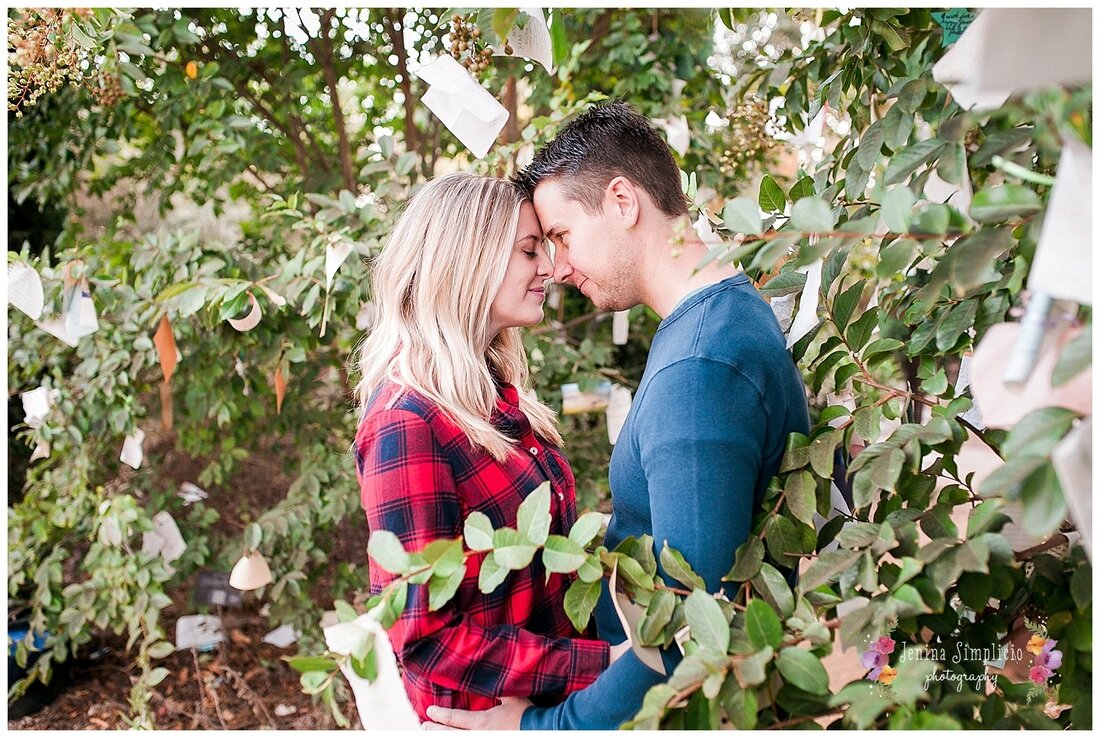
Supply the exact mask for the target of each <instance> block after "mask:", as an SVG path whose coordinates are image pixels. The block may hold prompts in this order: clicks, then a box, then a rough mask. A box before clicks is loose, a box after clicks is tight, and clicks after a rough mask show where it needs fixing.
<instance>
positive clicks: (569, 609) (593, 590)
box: [564, 579, 602, 633]
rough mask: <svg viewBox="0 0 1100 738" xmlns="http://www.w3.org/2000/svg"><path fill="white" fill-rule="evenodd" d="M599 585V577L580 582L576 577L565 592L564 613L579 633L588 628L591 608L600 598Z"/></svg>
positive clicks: (600, 582)
mask: <svg viewBox="0 0 1100 738" xmlns="http://www.w3.org/2000/svg"><path fill="white" fill-rule="evenodd" d="M601 585H602V580H600V579H597V580H596V581H594V582H582V581H581V580H579V579H578V580H577V581H575V582H573V584H571V585H570V586H569V590H568V591H567V592H566V593H565V603H564V605H565V614H566V616H567V617H568V618H569V622H571V623H573V627H574V628H576V629H577V632H579V633H583V632H584V631H585V630H586V629H587V628H588V620H589V618H591V617H592V610H593V609H595V607H596V602H598V601H599V599H600V589H601Z"/></svg>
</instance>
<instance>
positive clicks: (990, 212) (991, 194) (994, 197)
mask: <svg viewBox="0 0 1100 738" xmlns="http://www.w3.org/2000/svg"><path fill="white" fill-rule="evenodd" d="M1042 209H1043V204H1042V202H1040V200H1039V196H1038V195H1036V194H1035V191H1034V190H1032V189H1031V188H1029V187H1025V186H1023V185H1017V184H1005V185H999V186H997V187H988V188H986V189H984V190H979V191H978V192H976V193H974V199H973V201H972V202H971V203H970V217H971V218H973V219H974V220H976V221H978V222H979V223H999V222H1001V221H1005V220H1008V219H1009V218H1014V217H1018V216H1022V215H1030V214H1031V213H1037V212H1039V211H1040V210H1042Z"/></svg>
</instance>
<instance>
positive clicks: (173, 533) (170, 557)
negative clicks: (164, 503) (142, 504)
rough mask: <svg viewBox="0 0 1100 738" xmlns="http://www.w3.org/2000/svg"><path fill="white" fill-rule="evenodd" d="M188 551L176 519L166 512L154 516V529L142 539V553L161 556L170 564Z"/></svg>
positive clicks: (162, 511)
mask: <svg viewBox="0 0 1100 738" xmlns="http://www.w3.org/2000/svg"><path fill="white" fill-rule="evenodd" d="M186 550H187V544H186V543H185V542H184V540H183V536H182V535H180V529H179V526H177V525H176V520H175V518H173V517H172V515H171V513H169V512H168V511H166V510H161V511H160V512H159V513H157V514H156V515H154V516H153V529H152V530H149V531H146V532H145V533H143V534H142V537H141V551H142V553H145V554H148V555H150V556H156V555H157V554H160V556H161V558H163V559H164V560H165V561H167V562H168V563H171V562H173V561H175V560H176V559H178V558H179V557H180V556H182V555H183V552H184V551H186Z"/></svg>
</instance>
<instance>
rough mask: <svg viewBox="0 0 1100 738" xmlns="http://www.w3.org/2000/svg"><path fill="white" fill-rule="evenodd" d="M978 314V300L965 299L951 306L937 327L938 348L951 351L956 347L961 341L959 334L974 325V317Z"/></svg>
mask: <svg viewBox="0 0 1100 738" xmlns="http://www.w3.org/2000/svg"><path fill="white" fill-rule="evenodd" d="M977 316H978V301H977V300H965V301H963V302H960V303H958V304H957V305H955V306H954V307H953V308H951V310H950V312H948V313H947V315H946V316H945V317H944V318H943V320H941V321H940V324H939V325H938V326H937V327H936V348H938V349H939V350H940V351H949V350H951V349H952V348H954V346H955V344H956V343H958V341H959V336H961V335H962V334H963V333H965V332H966V331H968V330H970V328H972V327H973V326H974V319H975V318H976V317H977Z"/></svg>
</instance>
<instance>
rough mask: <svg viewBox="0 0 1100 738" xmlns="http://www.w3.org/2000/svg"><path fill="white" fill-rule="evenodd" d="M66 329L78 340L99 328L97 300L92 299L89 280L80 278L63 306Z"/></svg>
mask: <svg viewBox="0 0 1100 738" xmlns="http://www.w3.org/2000/svg"><path fill="white" fill-rule="evenodd" d="M62 313H63V319H64V321H65V330H66V332H67V333H68V334H69V335H70V336H72V337H73V338H74V339H76V340H80V339H81V338H83V337H84V336H88V335H91V334H92V333H95V332H96V331H98V330H99V318H98V316H96V311H95V302H94V301H93V300H92V292H91V288H90V287H89V286H88V280H87V279H82V280H80V284H79V286H77V287H76V288H75V289H74V290H73V291H72V294H71V299H70V300H69V302H68V303H67V304H66V305H65V306H64V307H63V308H62Z"/></svg>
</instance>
